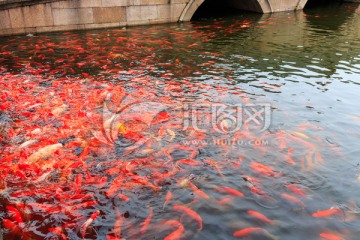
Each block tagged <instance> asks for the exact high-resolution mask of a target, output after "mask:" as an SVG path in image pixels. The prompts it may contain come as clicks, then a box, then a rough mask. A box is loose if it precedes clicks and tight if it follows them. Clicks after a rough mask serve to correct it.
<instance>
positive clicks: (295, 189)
mask: <svg viewBox="0 0 360 240" xmlns="http://www.w3.org/2000/svg"><path fill="white" fill-rule="evenodd" d="M286 187H287V188H288V189H289V190H290V191H292V192H293V193H295V194H297V195H299V196H301V197H307V195H306V194H305V193H304V191H303V190H301V189H299V188H298V187H297V186H296V185H295V184H288V185H286Z"/></svg>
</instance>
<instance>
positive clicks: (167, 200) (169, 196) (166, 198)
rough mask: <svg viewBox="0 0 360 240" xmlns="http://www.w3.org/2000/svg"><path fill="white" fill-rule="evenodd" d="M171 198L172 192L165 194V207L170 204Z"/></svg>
mask: <svg viewBox="0 0 360 240" xmlns="http://www.w3.org/2000/svg"><path fill="white" fill-rule="evenodd" d="M171 198H172V192H170V191H168V192H167V193H166V196H165V201H164V205H163V208H165V206H166V205H167V204H168V202H169V201H170V200H171Z"/></svg>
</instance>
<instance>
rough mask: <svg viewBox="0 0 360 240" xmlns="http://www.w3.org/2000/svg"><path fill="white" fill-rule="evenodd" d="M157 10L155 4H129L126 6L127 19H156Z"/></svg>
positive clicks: (136, 20)
mask: <svg viewBox="0 0 360 240" xmlns="http://www.w3.org/2000/svg"><path fill="white" fill-rule="evenodd" d="M157 17H158V12H157V6H156V5H150V6H129V7H128V8H127V21H128V23H129V22H132V21H135V22H137V23H138V22H139V21H147V20H154V19H157Z"/></svg>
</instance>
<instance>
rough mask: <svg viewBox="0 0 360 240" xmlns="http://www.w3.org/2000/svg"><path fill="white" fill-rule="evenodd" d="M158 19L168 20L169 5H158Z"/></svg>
mask: <svg viewBox="0 0 360 240" xmlns="http://www.w3.org/2000/svg"><path fill="white" fill-rule="evenodd" d="M157 12H158V18H159V19H170V17H171V7H170V5H168V4H167V5H158V6H157Z"/></svg>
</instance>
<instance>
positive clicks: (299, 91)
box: [0, 4, 360, 239]
mask: <svg viewBox="0 0 360 240" xmlns="http://www.w3.org/2000/svg"><path fill="white" fill-rule="evenodd" d="M359 26H360V14H359V8H358V5H356V4H341V5H340V6H329V7H324V8H319V9H315V8H314V9H307V10H305V11H304V12H287V13H278V14H271V15H258V14H250V13H239V14H237V15H231V16H228V17H216V18H209V19H204V18H202V19H200V20H197V21H193V22H191V23H184V24H169V25H159V26H148V27H136V28H130V29H110V30H97V31H87V32H65V33H55V34H41V35H36V36H16V37H8V38H2V39H1V42H0V49H1V50H0V63H1V64H0V85H1V88H0V89H1V90H0V94H1V95H0V98H1V103H0V132H1V135H0V151H1V159H0V173H1V174H2V176H3V178H2V179H0V218H1V219H2V223H1V225H0V239H2V238H4V239H19V236H22V239H44V238H46V239H65V237H67V238H69V239H81V238H88V239H105V238H107V239H121V238H124V239H163V238H166V237H167V239H178V238H180V239H183V238H184V239H214V238H216V239H232V238H241V237H247V238H248V239H304V238H309V239H319V238H320V239H321V238H322V239H357V235H358V234H359V227H358V226H359V224H360V220H359V217H360V216H359V214H360V212H359V211H360V209H359V206H360V202H359V199H360V194H359V191H357V190H358V188H359V184H360V169H359V164H360V163H359V159H358V154H359V149H360V146H359V142H358V139H359V133H360V109H359V107H358V104H357V99H358V97H359V90H360V86H359V85H360V80H359V79H360V78H359V76H360V29H359V28H360V27H359ZM264 103H266V104H270V105H271V112H272V114H271V125H270V126H269V128H267V130H266V131H263V132H261V131H255V130H254V129H252V128H251V127H252V125H254V124H257V123H259V122H261V121H265V120H268V117H267V116H266V117H265V115H261V114H262V113H264V111H263V110H262V109H261V108H259V106H263V105H262V104H264ZM235 104H238V105H239V104H242V105H241V107H242V112H241V114H242V115H241V116H242V121H243V122H242V126H241V129H240V130H238V131H235V132H231V131H228V130H229V129H231V127H232V123H233V122H231V121H230V120H231V119H233V118H231V116H229V115H226V114H229V112H226V114H225V115H220V118H217V119H215V123H214V122H211V121H210V120H211V119H212V115H213V114H214V108H213V107H214V106H216V107H218V109H221V107H224V106H234V105H235ZM264 106H265V105H264ZM189 109H191V111H190V110H189ZM219 111H220V110H219ZM227 111H230V110H229V109H227ZM194 112H196V113H199V114H200V115H201V117H199V118H198V119H197V121H195V122H191V121H190V122H187V124H188V125H191V124H193V125H191V126H188V127H187V128H184V122H186V119H187V118H190V114H193V113H194ZM221 113H222V114H224V112H221ZM256 113H258V114H259V115H257V118H253V119H251V116H253V117H254V116H255V115H254V114H256ZM191 116H192V117H193V115H191ZM226 117H228V118H226ZM255 117H256V116H255ZM261 117H263V118H261ZM208 120H209V121H208ZM247 120H249V121H247ZM206 121H208V122H206ZM194 123H196V124H199V125H201V124H203V125H201V127H202V129H205V131H199V129H197V128H196V126H195V125H194ZM336 237H338V238H336Z"/></svg>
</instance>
